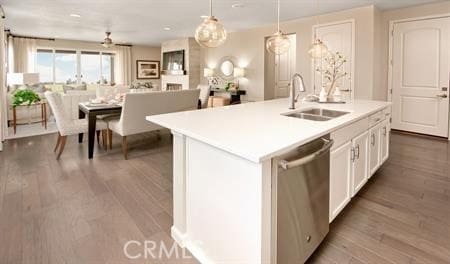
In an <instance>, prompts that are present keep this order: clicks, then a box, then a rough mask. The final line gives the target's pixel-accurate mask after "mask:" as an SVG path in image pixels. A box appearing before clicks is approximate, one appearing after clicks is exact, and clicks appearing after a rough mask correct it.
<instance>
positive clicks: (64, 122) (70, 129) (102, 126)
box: [45, 91, 107, 160]
mask: <svg viewBox="0 0 450 264" xmlns="http://www.w3.org/2000/svg"><path fill="white" fill-rule="evenodd" d="M45 98H46V99H47V102H48V104H49V105H50V108H51V109H52V112H53V115H54V117H55V121H56V127H57V128H58V133H59V135H58V140H57V141H56V146H55V149H54V150H53V151H54V152H56V151H58V154H57V156H56V159H57V160H58V159H59V158H60V157H61V154H62V153H63V151H64V147H65V145H66V140H67V136H70V135H77V134H79V133H87V132H88V121H87V119H73V118H72V117H71V116H69V115H68V114H67V111H66V109H65V106H64V103H63V99H62V95H61V94H60V93H55V92H50V91H47V92H45ZM96 128H97V131H102V136H103V139H102V140H103V144H104V145H106V144H107V143H106V140H107V139H106V134H107V133H106V123H105V122H104V121H101V120H97V124H96ZM98 137H99V133H97V142H99V139H98ZM58 149H59V150H58Z"/></svg>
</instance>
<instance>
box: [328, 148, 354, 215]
mask: <svg viewBox="0 0 450 264" xmlns="http://www.w3.org/2000/svg"><path fill="white" fill-rule="evenodd" d="M352 147H353V146H352V142H351V141H349V142H347V143H346V144H344V145H342V146H340V147H338V148H337V149H335V150H332V151H331V153H330V219H329V220H330V222H331V221H333V219H334V218H335V217H336V216H337V215H338V214H339V213H340V212H341V211H342V209H344V207H345V206H346V205H347V203H348V202H350V198H351V194H350V180H351V175H352V165H353V163H352Z"/></svg>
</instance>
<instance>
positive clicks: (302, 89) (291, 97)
mask: <svg viewBox="0 0 450 264" xmlns="http://www.w3.org/2000/svg"><path fill="white" fill-rule="evenodd" d="M296 79H299V80H300V88H299V91H300V92H306V88H305V82H304V81H303V77H302V76H301V75H300V74H298V73H295V74H294V75H292V78H291V82H290V83H289V87H290V89H291V90H290V91H289V109H295V103H296V102H297V99H298V97H299V96H300V93H299V94H298V95H297V96H295V89H296V86H297V85H295V84H296V83H297V82H296V81H295V80H296Z"/></svg>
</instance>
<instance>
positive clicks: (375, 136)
mask: <svg viewBox="0 0 450 264" xmlns="http://www.w3.org/2000/svg"><path fill="white" fill-rule="evenodd" d="M380 130H381V124H378V125H376V126H374V127H372V128H371V129H370V130H369V177H371V176H372V175H373V174H374V173H375V172H376V171H377V169H378V168H379V167H380V156H381V155H380V151H381V149H380V134H381V133H380Z"/></svg>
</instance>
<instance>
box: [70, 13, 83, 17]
mask: <svg viewBox="0 0 450 264" xmlns="http://www.w3.org/2000/svg"><path fill="white" fill-rule="evenodd" d="M69 16H71V17H81V15H79V14H70V15H69Z"/></svg>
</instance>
